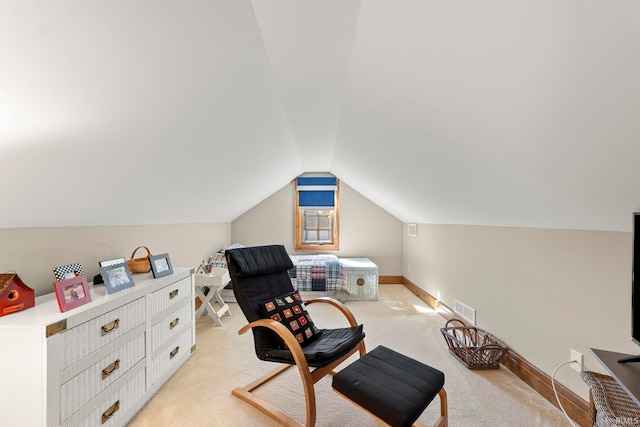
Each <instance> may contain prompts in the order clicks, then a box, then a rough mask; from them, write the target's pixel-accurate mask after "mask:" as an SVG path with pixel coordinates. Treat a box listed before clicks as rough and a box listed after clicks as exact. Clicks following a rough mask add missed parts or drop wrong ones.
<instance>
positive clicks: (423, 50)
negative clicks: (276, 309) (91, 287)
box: [0, 0, 640, 231]
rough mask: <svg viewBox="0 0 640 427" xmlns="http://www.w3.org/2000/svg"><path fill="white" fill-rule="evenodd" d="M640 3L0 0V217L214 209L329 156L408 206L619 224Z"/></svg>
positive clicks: (135, 215) (221, 214) (83, 219)
mask: <svg viewBox="0 0 640 427" xmlns="http://www.w3.org/2000/svg"><path fill="white" fill-rule="evenodd" d="M638 76H640V2H638V1H637V0H614V1H610V2H603V1H601V0H561V1H558V0H540V1H536V2H513V1H510V0H491V1H482V2H478V1H474V0H461V1H456V2H446V1H434V0H432V1H429V0H398V1H384V0H322V1H321V0H310V1H300V0H254V1H249V0H233V1H229V0H224V1H223V0H219V1H213V0H189V1H180V2H177V1H173V0H132V1H100V2H78V1H72V0H44V1H43V0H21V1H2V2H0V164H1V165H2V169H1V171H2V178H0V195H1V196H2V205H3V207H4V209H3V210H2V214H0V228H13V227H33V226H36V227H39V226H83V225H119V224H156V223H187V222H226V221H232V220H233V219H235V218H236V217H237V216H239V215H240V214H242V213H243V212H245V211H246V210H248V209H250V208H251V207H252V206H254V205H255V204H257V203H259V202H260V201H262V200H264V199H265V198H267V197H269V196H270V195H271V194H273V193H274V192H276V191H277V190H279V189H280V188H282V187H283V186H285V185H286V184H287V183H289V182H290V181H291V180H292V179H294V178H295V177H296V176H298V175H300V174H302V173H304V172H318V171H319V172H331V173H333V174H334V175H336V176H337V177H338V178H340V179H341V180H342V181H343V182H345V183H346V184H348V185H349V186H351V187H353V188H354V189H355V190H357V191H358V192H360V193H361V194H363V195H364V196H366V197H368V198H369V199H371V200H372V201H373V202H375V203H377V204H378V205H380V206H381V207H382V208H384V209H386V210H387V211H388V212H390V213H391V214H393V215H395V216H396V217H397V218H399V219H400V220H402V221H404V222H417V223H455V224H482V225H501V226H526V227H550V228H570V229H597V230H622V231H628V230H630V229H631V212H633V211H638V210H640V78H639V77H638Z"/></svg>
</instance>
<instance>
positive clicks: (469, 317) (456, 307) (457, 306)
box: [453, 299, 476, 325]
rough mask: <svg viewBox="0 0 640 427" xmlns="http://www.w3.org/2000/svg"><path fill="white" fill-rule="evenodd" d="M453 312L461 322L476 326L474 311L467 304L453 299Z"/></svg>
mask: <svg viewBox="0 0 640 427" xmlns="http://www.w3.org/2000/svg"><path fill="white" fill-rule="evenodd" d="M453 311H454V312H455V313H456V314H457V315H458V316H460V317H461V318H462V319H463V320H466V321H467V322H468V323H470V324H472V325H475V324H476V309H475V308H471V307H469V306H468V305H467V304H465V303H463V302H461V301H459V300H457V299H454V300H453Z"/></svg>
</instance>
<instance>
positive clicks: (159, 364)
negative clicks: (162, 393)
mask: <svg viewBox="0 0 640 427" xmlns="http://www.w3.org/2000/svg"><path fill="white" fill-rule="evenodd" d="M190 354H191V329H186V330H184V331H183V333H182V334H181V335H180V336H179V337H178V338H177V339H176V340H175V341H174V342H173V343H172V344H171V345H165V346H164V347H163V349H162V350H160V351H158V352H157V353H156V354H154V356H153V358H152V359H151V362H150V363H148V366H147V369H148V370H149V378H150V381H151V384H154V383H155V382H156V381H157V380H158V379H159V378H160V377H162V375H164V374H165V373H166V372H169V371H170V370H172V369H173V368H174V367H177V366H179V365H181V364H182V361H183V360H184V359H185V358H187V357H188V356H189V355H190Z"/></svg>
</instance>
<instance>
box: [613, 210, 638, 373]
mask: <svg viewBox="0 0 640 427" xmlns="http://www.w3.org/2000/svg"><path fill="white" fill-rule="evenodd" d="M632 260H633V261H632V265H631V339H632V340H633V342H635V343H636V344H638V345H640V212H634V214H633V253H632ZM636 272H637V273H638V275H637V276H638V277H636ZM618 362H620V363H628V362H640V355H638V356H630V357H624V358H622V359H620V360H618Z"/></svg>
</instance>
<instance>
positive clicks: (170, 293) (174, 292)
mask: <svg viewBox="0 0 640 427" xmlns="http://www.w3.org/2000/svg"><path fill="white" fill-rule="evenodd" d="M179 290H180V289H176V290H175V291H171V292H169V299H174V298H175V297H177V296H178V291H179Z"/></svg>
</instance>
